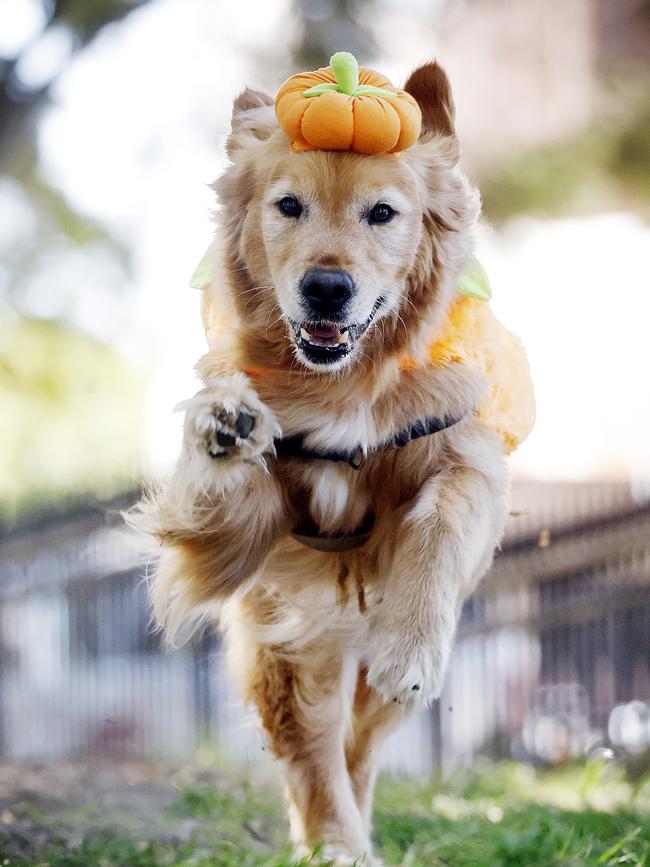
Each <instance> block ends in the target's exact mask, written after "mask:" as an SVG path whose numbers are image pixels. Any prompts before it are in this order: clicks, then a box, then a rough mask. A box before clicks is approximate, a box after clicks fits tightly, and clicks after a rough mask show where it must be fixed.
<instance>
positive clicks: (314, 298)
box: [300, 268, 354, 316]
mask: <svg viewBox="0 0 650 867" xmlns="http://www.w3.org/2000/svg"><path fill="white" fill-rule="evenodd" d="M300 289H301V291H302V294H303V298H304V299H305V301H306V302H307V306H308V307H309V308H310V311H313V312H314V313H316V314H319V315H320V316H332V315H334V314H337V313H340V312H341V310H343V308H344V307H345V305H346V304H347V303H348V301H349V300H350V298H352V293H353V292H354V280H353V279H352V277H351V276H350V275H349V274H348V272H347V271H334V270H332V269H330V268H310V269H309V271H306V272H305V274H304V276H303V278H302V280H301V281H300Z"/></svg>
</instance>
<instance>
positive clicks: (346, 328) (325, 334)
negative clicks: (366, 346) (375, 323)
mask: <svg viewBox="0 0 650 867" xmlns="http://www.w3.org/2000/svg"><path fill="white" fill-rule="evenodd" d="M382 302H383V298H378V299H377V301H376V302H375V304H374V307H373V308H372V310H371V312H370V316H368V318H367V319H366V321H365V322H362V323H361V324H359V323H356V322H355V323H344V322H330V321H328V320H319V321H313V322H310V321H308V320H305V321H304V322H295V321H294V320H290V322H291V327H292V329H293V341H294V343H295V344H296V346H297V347H298V348H299V349H300V350H301V351H302V353H303V354H304V355H305V357H306V358H307V360H308V361H311V362H312V363H313V364H333V363H334V362H335V361H339V360H340V359H342V358H344V357H345V356H346V355H349V353H350V352H352V350H353V349H354V345H355V343H356V341H357V340H358V338H359V337H360V336H361V335H362V334H363V333H364V331H366V329H367V328H368V327H369V325H370V323H371V322H372V320H373V319H374V318H375V314H376V313H377V311H378V310H379V308H380V307H381V305H382Z"/></svg>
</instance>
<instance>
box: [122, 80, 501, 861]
mask: <svg viewBox="0 0 650 867" xmlns="http://www.w3.org/2000/svg"><path fill="white" fill-rule="evenodd" d="M405 89H406V90H407V91H409V92H410V93H411V94H412V95H413V96H414V97H415V98H416V99H417V101H418V103H419V105H420V107H421V110H422V116H423V131H422V135H421V137H420V139H419V141H418V142H417V143H416V144H415V145H414V146H413V147H412V148H410V149H409V150H407V151H406V152H404V153H403V154H401V155H400V156H399V157H396V156H386V155H383V156H365V155H360V154H355V153H351V152H323V151H309V152H305V153H300V154H296V153H292V152H291V150H290V148H289V142H288V140H287V139H286V137H285V135H284V134H283V133H282V132H281V131H280V130H279V128H278V126H277V122H276V119H275V115H274V112H273V108H272V100H271V99H270V98H269V97H268V96H266V95H264V94H261V93H259V92H256V91H251V90H246V91H244V93H243V94H242V95H241V96H240V97H239V98H238V99H237V100H236V101H235V103H234V111H233V119H232V132H231V134H230V136H229V140H228V154H229V157H230V160H231V162H230V165H229V167H228V168H227V170H226V171H225V173H224V175H223V176H222V177H221V178H220V179H219V180H218V182H217V184H216V187H215V189H216V192H217V194H218V199H219V205H220V208H219V212H218V223H219V233H218V240H217V243H216V245H215V251H214V255H215V256H217V255H219V256H220V257H221V266H220V273H219V274H218V276H217V277H216V278H215V279H214V280H213V281H212V283H211V285H210V287H209V288H208V289H207V290H206V293H205V303H204V318H205V325H206V330H207V334H208V341H209V344H210V349H209V351H208V352H207V354H206V355H205V356H204V357H203V358H202V359H201V361H200V362H199V365H198V370H199V372H200V375H201V377H202V380H203V382H204V384H205V387H204V388H203V389H202V390H201V391H200V392H199V393H198V394H197V395H195V396H194V397H193V398H191V399H190V400H188V401H186V402H185V403H184V404H183V405H182V408H183V409H184V411H185V423H184V441H183V446H182V453H181V456H180V458H179V461H178V464H177V467H176V470H175V472H174V474H173V477H172V478H171V480H170V481H169V483H168V484H167V485H165V486H161V487H159V488H158V490H157V491H155V492H154V493H152V494H150V495H149V496H148V497H146V498H145V499H144V500H143V502H142V503H141V504H140V506H139V507H138V508H137V510H136V511H135V513H134V514H132V516H131V520H132V521H133V522H134V523H136V524H137V525H138V526H140V527H141V528H144V529H145V530H147V532H149V533H150V534H152V535H153V536H154V537H155V538H156V539H157V540H160V551H159V558H158V560H157V565H156V567H155V574H154V576H153V579H152V598H153V602H154V607H155V613H156V617H157V619H158V622H159V623H160V624H161V626H163V627H164V628H165V629H166V630H167V632H168V634H169V635H171V636H172V637H173V636H174V635H177V634H178V631H179V629H181V628H182V627H183V625H184V624H186V623H188V622H191V623H193V624H196V623H197V622H198V621H199V620H201V619H202V618H203V619H205V618H215V617H216V616H218V617H219V619H220V622H221V625H222V628H223V630H224V632H225V636H226V642H227V646H228V651H229V657H230V661H231V663H232V667H233V670H234V672H235V674H236V676H237V678H238V679H239V681H240V683H241V685H242V687H243V691H244V694H245V696H246V698H247V699H248V700H249V701H251V702H252V703H254V704H255V705H256V707H257V709H258V711H259V716H260V719H261V723H262V726H263V729H264V732H265V734H266V736H267V738H268V742H269V744H270V747H271V749H272V751H273V753H274V754H275V755H276V756H277V757H279V758H280V759H282V761H283V767H284V775H285V784H286V793H287V798H288V801H289V805H290V809H289V812H290V823H291V834H292V838H293V840H294V841H295V843H296V846H297V850H298V851H299V852H300V853H303V854H304V853H308V852H310V851H313V849H314V847H315V846H321V847H322V848H321V850H320V852H321V857H322V858H323V859H325V860H328V859H329V860H330V861H334V862H335V863H337V864H352V863H354V862H355V860H356V859H359V861H358V863H365V864H373V863H377V862H376V861H375V860H374V859H373V856H372V854H371V845H370V817H371V805H372V792H373V786H374V780H375V774H376V769H377V761H378V758H379V752H380V745H381V743H382V742H383V740H384V739H385V738H386V736H387V735H388V734H389V733H390V732H391V730H393V729H394V728H395V726H397V725H398V724H399V723H400V721H401V720H403V719H404V718H405V716H406V715H407V714H409V713H411V712H412V711H413V710H414V709H415V708H418V707H422V706H426V705H427V704H428V703H429V702H431V701H432V699H434V698H435V697H437V696H438V695H439V694H440V690H441V687H442V683H443V676H444V672H445V666H446V664H447V660H448V657H449V653H450V648H451V646H452V641H453V636H454V631H455V627H456V622H457V617H458V613H459V610H460V607H461V605H462V603H463V600H464V599H465V598H466V597H467V595H468V594H469V593H471V591H472V590H473V589H474V587H475V586H476V584H477V582H478V581H479V579H480V578H481V576H482V575H483V574H484V573H485V571H486V569H487V568H488V566H489V564H490V562H491V559H492V556H493V551H494V548H495V546H496V544H497V543H498V541H499V539H500V536H501V534H502V531H503V527H504V521H505V516H506V514H507V502H508V490H509V481H508V472H507V467H506V458H505V453H504V447H503V443H502V440H501V439H500V437H499V436H498V435H497V434H496V433H495V431H494V430H493V429H492V428H491V427H490V426H488V425H485V424H483V423H482V422H481V421H480V420H479V418H478V416H477V415H476V414H475V412H474V409H475V408H476V407H477V406H478V404H479V403H480V400H481V397H482V394H483V392H484V389H485V381H484V379H483V377H482V376H481V375H480V374H479V373H477V372H476V370H474V369H472V368H471V367H469V366H467V365H464V364H461V363H456V364H447V365H432V364H424V363H423V364H418V363H413V364H404V363H402V362H403V359H404V358H406V357H409V358H411V359H415V360H416V362H417V360H418V359H423V358H426V356H427V351H428V346H429V344H430V342H431V340H432V337H433V339H435V335H436V334H437V333H439V332H440V331H441V329H442V328H443V327H444V323H445V321H446V316H447V312H448V310H449V307H450V304H451V303H452V301H453V299H454V297H455V296H456V281H457V279H458V276H459V274H460V273H461V271H462V270H463V267H464V265H465V263H466V262H467V260H468V257H469V256H470V255H471V250H472V231H473V227H474V224H475V222H476V219H477V216H478V213H479V199H478V194H477V193H476V191H475V190H473V189H472V188H471V187H470V186H469V185H468V183H467V181H466V180H465V178H464V176H463V175H462V173H461V172H460V170H459V167H458V160H459V147H458V142H457V138H456V135H455V131H454V127H453V115H454V112H453V104H452V100H451V95H450V89H449V84H448V81H447V78H446V76H445V74H444V72H443V71H442V70H441V68H440V67H439V66H438V65H437V64H434V63H431V64H427V65H425V66H423V67H421V68H419V69H417V70H416V71H415V72H414V73H413V74H412V76H411V77H410V79H409V80H408V82H407V84H406V85H405ZM217 248H218V249H217ZM431 418H434V419H438V420H442V422H441V424H440V425H439V427H441V428H442V429H441V430H439V431H438V432H436V433H428V430H427V431H424V433H428V435H423V436H418V435H417V434H418V431H417V430H416V428H417V425H416V423H417V422H418V421H420V420H423V419H425V420H426V419H431ZM414 425H415V427H414ZM404 431H407V433H406V434H405V435H404V434H402V435H400V432H404ZM420 433H422V431H420Z"/></svg>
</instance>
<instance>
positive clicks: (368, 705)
mask: <svg viewBox="0 0 650 867" xmlns="http://www.w3.org/2000/svg"><path fill="white" fill-rule="evenodd" d="M366 674H367V669H366V668H361V669H360V670H359V676H358V680H357V689H356V692H355V696H354V704H353V708H352V726H351V728H350V732H349V735H348V739H347V743H346V748H345V754H346V759H347V765H348V772H349V774H350V779H351V781H352V789H353V791H354V795H355V798H356V801H357V806H358V808H359V812H360V813H361V818H362V820H363V823H364V828H365V831H366V833H367V834H368V835H369V834H370V828H371V814H372V795H373V791H374V788H375V778H376V776H377V768H378V765H379V757H380V753H381V747H382V745H383V743H384V741H385V740H386V738H387V737H388V735H389V734H390V733H391V732H392V731H393V730H394V729H395V728H397V726H398V725H399V724H400V723H402V722H403V721H404V720H405V719H406V717H407V716H408V715H409V708H407V707H405V706H404V705H402V704H398V703H397V702H388V703H386V700H385V699H384V698H383V697H382V696H381V695H380V694H379V693H378V692H377V691H376V690H374V689H373V688H372V687H371V686H368V683H367V681H366Z"/></svg>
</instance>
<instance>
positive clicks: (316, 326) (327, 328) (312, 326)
mask: <svg viewBox="0 0 650 867" xmlns="http://www.w3.org/2000/svg"><path fill="white" fill-rule="evenodd" d="M307 330H308V331H309V333H310V334H312V335H313V336H314V337H320V338H322V339H323V340H328V339H330V338H332V337H338V336H339V334H340V333H341V328H340V326H339V325H328V324H327V323H325V322H310V323H309V325H308V326H307Z"/></svg>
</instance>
